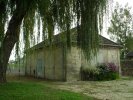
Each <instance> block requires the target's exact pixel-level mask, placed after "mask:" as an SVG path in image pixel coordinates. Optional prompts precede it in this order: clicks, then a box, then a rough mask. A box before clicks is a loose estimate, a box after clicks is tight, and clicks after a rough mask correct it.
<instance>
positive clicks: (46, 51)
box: [26, 46, 64, 80]
mask: <svg viewBox="0 0 133 100" xmlns="http://www.w3.org/2000/svg"><path fill="white" fill-rule="evenodd" d="M62 51H63V50H62V48H61V47H56V46H55V47H52V48H49V47H45V48H42V49H37V50H35V51H33V52H32V53H29V54H28V55H27V60H26V74H27V75H31V76H35V77H38V78H45V79H48V80H64V69H63V52H62Z"/></svg>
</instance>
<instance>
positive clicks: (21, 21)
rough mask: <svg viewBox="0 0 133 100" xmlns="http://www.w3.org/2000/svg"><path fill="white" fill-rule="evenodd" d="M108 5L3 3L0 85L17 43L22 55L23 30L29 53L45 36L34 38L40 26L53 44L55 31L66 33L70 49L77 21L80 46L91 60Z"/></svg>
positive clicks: (83, 0) (97, 0) (41, 0)
mask: <svg viewBox="0 0 133 100" xmlns="http://www.w3.org/2000/svg"><path fill="white" fill-rule="evenodd" d="M106 3H107V0H0V43H1V46H0V82H6V69H7V63H8V60H9V57H10V54H11V51H12V49H13V47H14V45H15V43H17V44H16V47H17V50H16V51H18V44H19V42H20V41H19V37H20V26H22V28H21V29H22V30H23V32H22V33H23V34H22V36H21V38H22V37H23V39H24V45H25V46H24V47H25V49H28V48H29V47H30V41H32V40H34V39H35V37H36V36H37V37H39V36H40V35H41V32H38V34H37V35H36V34H33V33H34V32H33V31H34V27H35V26H36V24H37V25H38V28H40V27H41V23H42V27H43V32H42V35H43V37H44V39H43V40H45V39H47V38H48V39H49V42H50V43H51V42H52V38H53V35H54V30H55V28H58V29H59V30H60V31H66V32H65V34H64V39H63V40H64V41H63V42H64V45H65V46H66V47H70V45H71V44H70V43H71V41H70V38H71V36H70V31H69V30H70V28H71V22H72V21H73V19H75V18H76V20H77V26H78V27H77V31H78V37H77V39H78V46H79V47H80V48H81V49H82V51H83V52H84V53H86V57H87V58H89V57H90V53H91V52H93V53H95V52H96V49H97V47H98V41H95V40H97V39H98V32H99V26H98V23H99V25H101V24H102V17H103V13H104V9H105V8H107V7H106ZM10 16H11V18H10ZM9 18H10V20H9V22H8V21H7V20H8V19H9ZM98 19H99V20H98ZM36 20H38V22H37V23H36ZM98 21H99V22H98ZM79 25H80V27H79ZM5 26H7V29H6V27H5ZM32 42H33V41H32ZM17 54H18V53H17Z"/></svg>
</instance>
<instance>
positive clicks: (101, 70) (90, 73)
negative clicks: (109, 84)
mask: <svg viewBox="0 0 133 100" xmlns="http://www.w3.org/2000/svg"><path fill="white" fill-rule="evenodd" d="M118 78H119V73H118V67H117V66H116V65H115V64H114V63H103V64H99V65H98V66H97V67H96V68H93V69H89V68H87V69H83V68H81V79H82V80H115V79H118Z"/></svg>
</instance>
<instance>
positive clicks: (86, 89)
mask: <svg viewBox="0 0 133 100" xmlns="http://www.w3.org/2000/svg"><path fill="white" fill-rule="evenodd" d="M52 86H53V87H54V88H59V89H63V90H70V91H74V92H78V93H83V94H86V95H88V96H92V97H95V98H98V99H102V100H133V79H127V78H126V79H121V80H115V81H106V82H90V81H89V82H81V81H78V82H65V83H62V82H54V83H52Z"/></svg>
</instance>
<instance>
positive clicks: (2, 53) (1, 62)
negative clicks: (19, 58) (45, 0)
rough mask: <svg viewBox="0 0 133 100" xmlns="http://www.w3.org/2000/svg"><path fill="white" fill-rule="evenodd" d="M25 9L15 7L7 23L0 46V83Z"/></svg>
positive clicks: (3, 79) (4, 76)
mask: <svg viewBox="0 0 133 100" xmlns="http://www.w3.org/2000/svg"><path fill="white" fill-rule="evenodd" d="M26 11H27V10H26V9H24V10H23V9H21V10H20V9H19V8H16V10H15V12H14V14H13V16H12V18H11V20H10V22H9V25H8V29H7V32H6V34H5V37H4V40H3V42H2V44H1V48H0V57H1V58H0V83H4V82H6V70H7V65H8V61H9V57H10V54H11V51H12V49H13V47H14V45H15V43H16V42H17V41H18V40H19V34H20V32H19V30H20V25H21V23H22V20H23V18H24V16H25V15H26Z"/></svg>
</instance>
